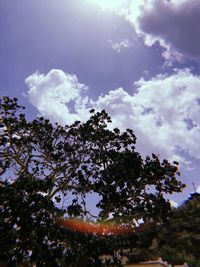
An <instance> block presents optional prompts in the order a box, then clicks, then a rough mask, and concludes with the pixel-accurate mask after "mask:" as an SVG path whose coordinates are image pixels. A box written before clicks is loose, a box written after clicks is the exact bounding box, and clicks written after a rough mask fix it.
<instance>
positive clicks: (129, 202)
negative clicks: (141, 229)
mask: <svg viewBox="0 0 200 267" xmlns="http://www.w3.org/2000/svg"><path fill="white" fill-rule="evenodd" d="M23 109H24V108H23V107H21V106H20V105H18V103H17V99H10V98H8V97H3V98H2V101H1V110H0V175H1V180H2V181H6V180H7V182H6V184H4V185H2V187H1V190H3V194H2V196H1V207H3V208H2V210H1V213H2V214H3V216H2V220H1V224H2V225H3V227H5V225H7V227H8V229H9V230H8V231H7V232H6V231H5V233H7V234H6V235H5V236H3V240H4V243H5V245H4V250H3V251H1V255H3V257H7V258H8V259H12V258H13V257H14V258H17V259H21V260H24V259H25V258H26V257H28V256H27V255H28V254H27V253H28V251H29V250H31V251H37V249H35V250H34V249H33V248H32V249H31V247H32V246H33V247H34V246H35V244H38V246H39V247H40V248H41V249H39V248H38V261H37V260H36V262H37V263H38V266H40V265H41V264H43V263H41V264H40V256H41V257H42V259H44V262H45V259H46V258H45V257H46V256H45V255H47V254H48V253H47V251H49V249H50V248H51V247H52V248H51V249H52V253H54V246H55V251H57V248H58V247H59V252H58V254H59V253H60V254H59V256H58V257H61V258H62V255H63V254H62V253H64V251H65V250H68V249H69V248H71V245H69V244H68V243H67V240H65V241H63V240H62V238H60V233H59V229H58V226H56V225H54V224H55V221H54V220H55V217H59V216H63V215H64V214H65V216H68V217H80V218H83V217H84V218H87V219H92V218H93V219H94V218H95V219H97V220H101V221H105V220H107V219H108V218H109V214H111V213H112V215H113V218H114V220H115V221H117V222H118V223H128V224H132V225H134V224H135V222H136V221H138V220H139V219H143V220H144V221H145V222H146V221H156V222H159V221H163V220H166V219H167V218H168V217H169V215H170V211H171V207H170V203H169V201H167V200H166V199H165V198H164V194H165V193H167V194H172V193H173V192H181V191H182V189H183V188H184V184H182V183H181V182H180V181H178V180H177V175H179V172H178V163H177V162H173V164H171V163H169V162H168V161H167V160H163V161H162V162H161V161H160V160H159V158H158V156H157V155H155V154H152V156H151V157H150V156H147V157H146V158H145V159H144V160H143V159H142V157H141V155H140V154H139V153H138V152H136V150H135V144H136V136H135V134H134V132H133V130H131V129H127V130H126V131H124V132H121V131H120V130H119V129H118V128H115V129H113V130H110V129H109V128H108V123H110V122H111V118H110V117H109V116H108V114H107V113H106V112H105V111H104V110H103V111H101V112H96V113H95V110H91V117H90V118H89V119H88V121H87V122H85V123H81V122H79V121H76V122H75V123H74V124H72V125H66V126H61V125H58V124H54V125H52V124H51V123H50V122H49V120H46V119H44V118H43V117H39V118H36V119H35V120H33V121H31V122H30V121H27V120H26V117H25V114H24V113H23V111H22V110H23ZM22 181H23V182H22ZM44 185H45V186H46V187H45V190H41V189H40V186H44ZM24 186H26V187H25V188H24ZM29 187H30V188H31V189H30V188H29ZM9 190H10V192H13V193H9ZM13 190H14V191H13ZM40 191H41V192H45V195H41V194H40ZM90 193H96V194H98V196H99V199H98V201H97V204H96V206H97V208H98V210H99V215H98V216H97V218H96V217H95V216H94V215H93V214H91V212H90V210H89V209H88V208H87V201H86V199H87V195H88V194H90ZM11 195H13V200H10V197H11ZM32 198H34V199H35V200H34V201H35V202H34V203H35V204H33V206H34V208H33V209H32V208H31V205H32V204H31V203H32V202H31V201H32ZM66 198H67V199H68V200H67V201H66ZM61 199H62V200H63V205H64V206H61V203H60V201H61ZM52 200H53V201H54V203H55V202H57V204H56V205H57V207H59V209H60V211H59V212H60V214H59V213H58V208H57V209H56V208H55V207H54V206H55V204H54V205H53V204H52ZM6 201H8V206H5V204H3V203H4V202H5V203H7V202H6ZM69 201H70V203H69ZM12 203H14V205H13V206H12V205H11V204H12ZM24 203H25V204H24ZM59 203H60V206H59ZM24 205H25V207H24ZM40 205H42V206H40ZM29 206H30V209H29V208H28V207H29ZM64 208H65V209H64ZM9 209H10V210H11V213H9V212H8V213H6V212H7V210H9ZM35 209H36V211H35ZM54 209H55V210H54ZM19 210H21V212H22V214H21V217H20V218H21V219H20V223H19V221H18V217H17V213H18V212H19ZM25 211H26V212H25ZM23 212H24V213H23ZM34 212H36V214H35V213H34ZM43 212H44V218H43V217H41V216H42V215H40V213H42V214H43ZM26 214H29V216H27V217H26ZM6 216H8V217H6ZM9 216H10V217H9ZM13 216H15V217H13ZM34 216H36V217H37V219H36V220H37V223H35V221H34V220H35V219H30V218H32V217H34ZM13 218H14V219H13ZM23 218H24V222H23ZM26 218H27V220H28V221H26ZM40 218H41V219H40ZM29 220H32V222H30V223H29ZM40 220H41V221H40ZM39 221H40V225H39ZM30 225H31V226H30ZM41 225H43V226H41ZM49 225H50V226H49ZM29 226H30V227H31V228H29ZM19 227H21V228H20V229H21V230H20V231H21V232H24V233H25V236H27V235H28V233H29V234H30V236H31V235H32V234H33V233H34V240H35V241H34V242H35V243H34V242H33V243H32V242H30V246H28V244H27V243H26V242H25V241H20V242H22V247H23V249H22V250H18V249H16V250H13V249H12V246H11V247H10V245H9V242H11V241H9V240H12V242H14V244H15V245H14V246H16V248H18V245H16V244H17V242H18V237H17V234H16V232H18V230H16V229H18V228H19ZM40 228H42V229H40ZM43 228H45V230H44V229H43ZM23 229H25V230H23ZM48 229H49V232H48ZM51 229H56V230H55V231H56V233H54V232H53V233H51V231H52V230H51ZM9 231H10V234H11V235H12V238H11V239H8V238H6V236H9V235H8V232H9ZM13 231H14V233H13ZM43 231H44V232H43ZM45 231H46V232H45ZM61 232H62V231H61ZM43 234H44V235H43ZM57 235H58V236H59V238H57ZM40 236H41V238H42V236H43V240H44V238H46V239H47V241H46V243H47V244H46V245H44V246H43V247H41V244H40V242H39V241H37V240H39V239H40ZM52 236H55V240H54V241H52V239H51V238H52ZM21 238H22V240H26V238H24V237H23V236H22V237H21ZM23 238H24V239H23ZM61 240H62V241H61ZM6 242H8V244H7V243H6ZM42 242H43V241H42ZM62 242H64V243H62ZM20 244H21V243H20ZM77 244H79V242H77ZM6 246H8V247H9V249H8V250H7V251H8V253H7V254H6V249H5V248H6ZM78 246H79V245H77V246H76V250H77V247H78ZM64 247H65V250H64ZM72 247H73V246H72ZM86 247H87V246H86ZM81 249H82V251H84V249H83V248H81ZM0 250H2V248H0ZM86 250H87V249H86ZM9 251H10V252H9ZM11 251H12V253H11ZM21 251H26V252H23V253H22V252H21ZM65 252H66V251H65ZM17 253H19V255H20V256H18V254H17ZM20 253H21V254H20ZM32 253H33V252H32ZM34 253H35V252H34ZM45 253H47V254H45ZM36 254H37V253H35V254H33V255H36ZM52 255H53V256H52V258H55V259H56V256H55V255H54V254H52ZM32 257H33V256H32ZM35 257H36V256H35ZM44 264H45V263H44ZM54 264H56V263H55V261H54ZM48 266H50V265H48ZM54 266H56V265H54ZM58 266H59V265H58Z"/></svg>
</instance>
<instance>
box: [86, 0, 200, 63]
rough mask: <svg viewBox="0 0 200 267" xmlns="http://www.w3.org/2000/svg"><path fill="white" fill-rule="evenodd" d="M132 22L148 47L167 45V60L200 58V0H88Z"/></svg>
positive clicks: (165, 51)
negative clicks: (158, 44)
mask: <svg viewBox="0 0 200 267" xmlns="http://www.w3.org/2000/svg"><path fill="white" fill-rule="evenodd" d="M88 1H90V2H93V3H95V4H96V5H98V6H99V7H100V8H101V9H103V10H109V11H112V12H116V13H117V14H119V15H120V16H123V17H124V18H125V19H126V20H127V21H129V22H130V23H131V24H132V25H133V27H134V29H135V31H136V33H137V34H138V36H140V37H143V38H144V42H145V44H146V45H147V46H152V45H153V44H155V43H156V42H159V43H160V45H161V46H162V47H163V48H164V52H163V56H164V57H165V58H166V60H167V61H168V62H170V61H172V60H178V61H180V60H182V59H184V58H192V59H199V58H200V45H199V44H200V27H199V24H200V16H199V14H200V1H197V0H162V1H161V0H134V1H131V0H118V1H116V0H110V1H107V0H106V1H98V0H88Z"/></svg>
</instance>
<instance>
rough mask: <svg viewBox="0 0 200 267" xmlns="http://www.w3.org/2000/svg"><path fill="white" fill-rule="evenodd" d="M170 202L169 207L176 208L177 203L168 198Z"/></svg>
mask: <svg viewBox="0 0 200 267" xmlns="http://www.w3.org/2000/svg"><path fill="white" fill-rule="evenodd" d="M169 202H170V204H171V207H173V208H178V206H179V204H178V203H177V202H175V201H173V200H169Z"/></svg>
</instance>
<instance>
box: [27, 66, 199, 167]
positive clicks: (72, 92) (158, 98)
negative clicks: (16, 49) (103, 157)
mask: <svg viewBox="0 0 200 267" xmlns="http://www.w3.org/2000/svg"><path fill="white" fill-rule="evenodd" d="M26 83H27V85H28V88H29V90H28V93H27V96H28V98H29V100H30V102H31V103H32V104H33V105H34V106H35V107H36V108H37V109H38V111H39V112H40V113H41V114H42V115H43V116H46V117H48V118H50V119H51V120H52V121H53V122H55V121H57V122H59V123H61V124H70V123H72V122H73V121H74V120H82V121H85V120H86V119H87V118H88V117H89V109H90V108H92V107H95V108H96V109H97V110H102V109H105V110H106V111H107V112H108V113H109V115H110V116H111V117H112V120H113V125H112V126H113V127H116V126H117V127H119V128H121V129H126V128H132V129H133V130H134V131H135V133H136V136H137V138H138V140H137V148H138V150H139V151H140V152H141V153H142V154H143V155H147V154H151V153H152V152H154V153H156V154H160V156H161V157H166V158H167V159H170V160H179V161H181V162H184V161H185V162H186V160H185V159H184V157H183V156H181V155H180V153H178V150H180V149H181V150H182V151H184V152H185V153H187V154H188V155H189V156H190V157H192V158H196V159H200V154H199V151H200V117H199V114H200V76H195V75H193V74H192V73H191V72H190V71H189V70H188V69H184V70H179V71H178V70H176V71H175V72H174V74H173V75H171V76H167V75H166V76H165V75H158V76H156V77H154V78H152V79H151V80H148V81H145V80H143V79H141V80H139V81H138V82H137V83H136V84H135V86H136V87H137V91H136V92H135V93H133V94H129V93H128V92H126V91H125V90H124V89H123V88H118V89H115V90H111V91H110V92H109V93H108V94H106V95H104V96H103V95H101V96H100V97H99V98H98V99H97V100H95V101H94V100H92V99H88V98H86V97H84V96H83V95H82V94H83V92H84V90H85V88H87V87H86V86H85V85H83V84H80V83H79V82H78V80H77V77H76V76H74V75H69V74H66V73H64V72H63V71H61V70H51V71H50V72H49V73H48V74H47V75H43V74H37V73H35V74H33V75H31V76H29V77H28V78H27V79H26ZM71 102H74V104H73V106H74V110H70V106H71Z"/></svg>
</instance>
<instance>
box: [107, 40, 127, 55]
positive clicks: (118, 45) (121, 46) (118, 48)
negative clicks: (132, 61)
mask: <svg viewBox="0 0 200 267" xmlns="http://www.w3.org/2000/svg"><path fill="white" fill-rule="evenodd" d="M110 43H111V46H112V48H113V49H114V50H115V51H117V53H119V52H120V51H121V50H122V49H124V48H128V47H130V46H131V43H130V41H129V40H128V39H124V40H123V41H121V42H119V43H113V42H112V41H110Z"/></svg>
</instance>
